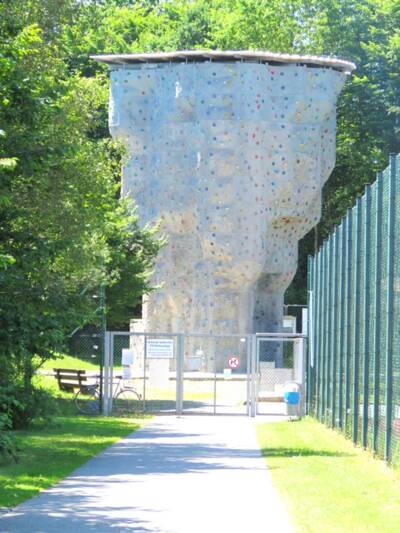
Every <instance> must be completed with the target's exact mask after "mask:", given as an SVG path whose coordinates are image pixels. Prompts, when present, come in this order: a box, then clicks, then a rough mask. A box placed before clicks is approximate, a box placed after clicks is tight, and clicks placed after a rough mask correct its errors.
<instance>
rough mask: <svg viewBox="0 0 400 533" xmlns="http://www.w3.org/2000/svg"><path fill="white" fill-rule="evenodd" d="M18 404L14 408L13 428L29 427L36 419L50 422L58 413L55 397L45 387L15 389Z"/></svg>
mask: <svg viewBox="0 0 400 533" xmlns="http://www.w3.org/2000/svg"><path fill="white" fill-rule="evenodd" d="M15 392H16V396H17V398H18V402H17V405H14V408H13V410H12V429H22V428H26V427H29V426H30V425H31V424H32V422H33V421H34V420H42V421H46V422H49V421H50V420H51V417H52V416H53V415H55V414H57V412H58V409H57V404H56V400H55V399H54V397H53V396H52V395H51V394H50V393H49V392H47V391H46V390H44V389H40V388H35V387H32V388H30V389H29V390H26V389H22V388H21V389H15Z"/></svg>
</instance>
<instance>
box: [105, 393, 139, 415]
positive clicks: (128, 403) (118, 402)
mask: <svg viewBox="0 0 400 533" xmlns="http://www.w3.org/2000/svg"><path fill="white" fill-rule="evenodd" d="M141 411H142V398H141V396H140V394H139V393H138V392H136V391H135V389H122V390H121V391H120V392H119V393H118V394H117V395H116V397H115V398H114V399H113V407H112V412H113V414H114V415H116V416H133V415H135V414H137V413H140V412H141Z"/></svg>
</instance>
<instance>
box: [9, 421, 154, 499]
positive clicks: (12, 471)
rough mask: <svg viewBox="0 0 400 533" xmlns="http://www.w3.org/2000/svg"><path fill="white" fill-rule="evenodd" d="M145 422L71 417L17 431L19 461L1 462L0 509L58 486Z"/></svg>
mask: <svg viewBox="0 0 400 533" xmlns="http://www.w3.org/2000/svg"><path fill="white" fill-rule="evenodd" d="M143 421H144V418H138V419H128V418H106V417H85V416H76V415H72V416H62V417H57V418H55V419H54V422H53V423H52V425H50V426H46V427H36V428H33V429H29V430H26V431H16V432H15V435H16V438H17V442H18V446H19V448H20V452H19V462H18V463H17V464H14V463H7V464H4V463H0V507H1V506H4V507H13V506H14V505H16V504H18V503H20V502H22V501H23V500H25V499H26V498H30V497H31V496H34V495H35V494H36V493H37V492H39V491H40V490H41V489H44V488H45V487H48V486H49V485H52V484H54V483H56V482H57V481H58V480H60V479H62V478H63V477H65V476H66V475H68V474H70V473H71V472H72V471H73V470H74V469H75V468H77V467H78V466H80V465H82V464H83V463H84V462H85V461H87V460H88V459H89V458H90V457H92V456H93V455H95V454H96V453H98V452H100V451H101V450H102V449H103V448H106V447H107V446H110V445H111V444H112V443H113V442H116V441H117V440H119V439H120V438H121V437H124V436H125V435H128V434H129V433H131V432H132V431H134V430H135V429H137V428H139V427H140V425H141V424H142V423H143Z"/></svg>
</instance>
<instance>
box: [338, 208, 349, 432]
mask: <svg viewBox="0 0 400 533" xmlns="http://www.w3.org/2000/svg"><path fill="white" fill-rule="evenodd" d="M341 228H342V232H341V233H342V237H341V256H342V257H341V262H340V263H341V264H340V276H341V278H342V279H341V283H340V339H339V369H338V375H339V390H338V395H339V402H338V409H339V428H340V429H343V355H344V351H345V347H346V327H345V326H346V325H345V320H344V319H345V311H346V283H347V277H346V250H347V248H346V244H347V243H346V239H347V218H346V217H345V218H343V219H342V224H341Z"/></svg>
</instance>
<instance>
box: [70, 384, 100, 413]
mask: <svg viewBox="0 0 400 533" xmlns="http://www.w3.org/2000/svg"><path fill="white" fill-rule="evenodd" d="M75 405H76V407H77V409H78V411H80V412H81V413H82V414H83V415H98V414H99V412H100V411H99V408H100V398H99V391H98V390H97V387H96V386H94V385H93V387H85V388H80V389H79V391H78V392H77V393H76V395H75Z"/></svg>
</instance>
